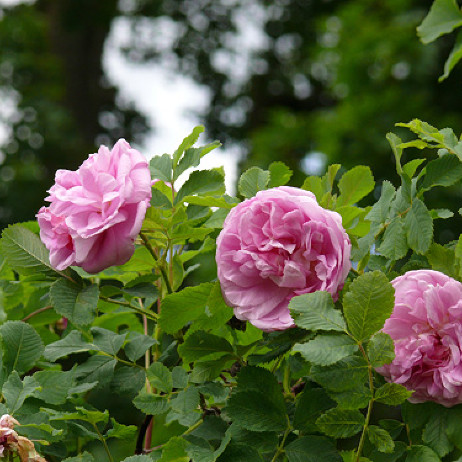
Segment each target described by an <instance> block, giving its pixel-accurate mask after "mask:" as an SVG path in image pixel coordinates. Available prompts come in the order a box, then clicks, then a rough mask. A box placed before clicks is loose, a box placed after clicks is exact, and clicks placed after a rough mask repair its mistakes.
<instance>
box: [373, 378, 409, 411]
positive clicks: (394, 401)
mask: <svg viewBox="0 0 462 462" xmlns="http://www.w3.org/2000/svg"><path fill="white" fill-rule="evenodd" d="M411 395H412V391H409V390H407V389H406V388H405V387H403V386H402V385H400V384H399V383H386V384H384V385H382V386H381V387H380V388H379V389H377V390H376V391H375V395H374V399H375V401H377V402H379V403H383V404H389V405H390V406H397V405H398V404H401V403H402V402H403V401H405V400H406V399H407V398H409V397H410V396H411Z"/></svg>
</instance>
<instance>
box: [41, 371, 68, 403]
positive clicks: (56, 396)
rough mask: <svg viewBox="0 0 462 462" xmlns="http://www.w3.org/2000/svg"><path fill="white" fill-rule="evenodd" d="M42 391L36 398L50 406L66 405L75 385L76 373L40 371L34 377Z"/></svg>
mask: <svg viewBox="0 0 462 462" xmlns="http://www.w3.org/2000/svg"><path fill="white" fill-rule="evenodd" d="M33 377H34V379H35V380H36V381H37V383H38V384H39V385H40V387H41V390H40V391H37V392H36V393H35V396H36V397H37V398H39V399H42V400H43V401H45V402H46V403H48V404H55V405H60V404H64V403H65V402H66V400H67V397H68V392H69V389H70V388H72V387H73V385H74V371H72V370H71V371H67V372H62V371H38V372H36V373H35V374H34V375H33Z"/></svg>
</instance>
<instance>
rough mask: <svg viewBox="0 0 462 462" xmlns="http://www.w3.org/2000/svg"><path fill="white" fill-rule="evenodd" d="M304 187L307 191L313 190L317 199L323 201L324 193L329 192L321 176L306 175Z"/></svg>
mask: <svg viewBox="0 0 462 462" xmlns="http://www.w3.org/2000/svg"><path fill="white" fill-rule="evenodd" d="M302 189H304V190H305V191H311V192H312V193H313V194H314V195H315V196H316V200H317V201H318V203H319V202H321V200H322V198H323V196H324V194H325V193H326V192H327V191H326V190H325V188H324V185H323V182H322V179H321V178H319V176H308V177H306V179H305V181H304V183H303V185H302Z"/></svg>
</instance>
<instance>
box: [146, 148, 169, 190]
mask: <svg viewBox="0 0 462 462" xmlns="http://www.w3.org/2000/svg"><path fill="white" fill-rule="evenodd" d="M149 166H150V169H151V176H152V178H153V179H157V180H161V181H166V182H167V183H171V182H172V158H171V156H169V155H168V154H163V155H162V156H154V157H153V158H152V159H151V160H150V162H149Z"/></svg>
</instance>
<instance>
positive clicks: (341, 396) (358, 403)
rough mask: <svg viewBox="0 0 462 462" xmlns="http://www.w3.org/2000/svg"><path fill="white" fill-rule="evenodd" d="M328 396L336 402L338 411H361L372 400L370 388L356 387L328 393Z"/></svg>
mask: <svg viewBox="0 0 462 462" xmlns="http://www.w3.org/2000/svg"><path fill="white" fill-rule="evenodd" d="M329 396H330V397H331V398H332V399H334V400H335V401H336V402H337V407H338V408H339V409H363V408H365V407H367V405H368V404H369V401H370V400H371V399H372V393H371V390H370V388H368V387H365V386H358V387H355V388H352V389H351V390H346V391H342V392H339V393H333V392H330V393H329Z"/></svg>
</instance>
